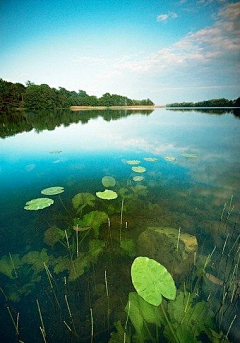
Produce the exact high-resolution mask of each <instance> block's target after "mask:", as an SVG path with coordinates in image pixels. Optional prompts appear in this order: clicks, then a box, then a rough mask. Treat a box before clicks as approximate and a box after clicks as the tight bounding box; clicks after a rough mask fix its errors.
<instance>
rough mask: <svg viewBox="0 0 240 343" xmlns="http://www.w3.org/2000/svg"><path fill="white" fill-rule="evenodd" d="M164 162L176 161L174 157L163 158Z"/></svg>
mask: <svg viewBox="0 0 240 343" xmlns="http://www.w3.org/2000/svg"><path fill="white" fill-rule="evenodd" d="M164 160H165V161H168V162H173V161H176V160H177V159H176V157H174V156H166V157H164Z"/></svg>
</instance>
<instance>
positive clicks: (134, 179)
mask: <svg viewBox="0 0 240 343" xmlns="http://www.w3.org/2000/svg"><path fill="white" fill-rule="evenodd" d="M142 180H144V177H143V176H134V177H133V181H135V182H140V181H142Z"/></svg>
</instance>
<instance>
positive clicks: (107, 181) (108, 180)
mask: <svg viewBox="0 0 240 343" xmlns="http://www.w3.org/2000/svg"><path fill="white" fill-rule="evenodd" d="M102 184H103V186H104V187H114V186H115V185H116V180H115V179H114V177H112V176H104V177H103V178H102Z"/></svg>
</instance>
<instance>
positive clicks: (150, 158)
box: [143, 157, 158, 162]
mask: <svg viewBox="0 0 240 343" xmlns="http://www.w3.org/2000/svg"><path fill="white" fill-rule="evenodd" d="M143 159H144V160H145V161H147V162H157V161H158V159H157V158H156V157H144V158H143Z"/></svg>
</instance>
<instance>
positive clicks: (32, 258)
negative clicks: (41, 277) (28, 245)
mask: <svg viewBox="0 0 240 343" xmlns="http://www.w3.org/2000/svg"><path fill="white" fill-rule="evenodd" d="M50 258H51V257H50V256H49V255H48V253H47V249H45V248H43V249H42V250H41V251H40V252H39V251H29V252H28V253H27V254H26V255H24V256H23V257H22V260H21V261H22V263H27V264H31V269H32V270H33V271H34V273H39V272H41V271H42V270H44V263H46V264H48V263H49V262H50Z"/></svg>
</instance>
